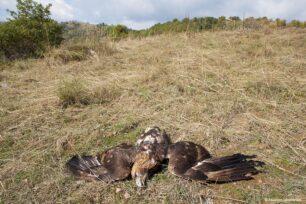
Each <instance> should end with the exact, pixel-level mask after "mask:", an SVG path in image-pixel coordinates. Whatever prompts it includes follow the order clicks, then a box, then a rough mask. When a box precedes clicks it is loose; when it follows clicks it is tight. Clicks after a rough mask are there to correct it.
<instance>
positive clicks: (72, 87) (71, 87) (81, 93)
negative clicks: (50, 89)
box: [57, 79, 90, 107]
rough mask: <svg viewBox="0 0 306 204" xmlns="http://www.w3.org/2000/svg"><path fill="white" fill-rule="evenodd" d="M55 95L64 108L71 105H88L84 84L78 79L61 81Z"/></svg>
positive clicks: (87, 95) (88, 99) (88, 100)
mask: <svg viewBox="0 0 306 204" xmlns="http://www.w3.org/2000/svg"><path fill="white" fill-rule="evenodd" d="M57 95H58V97H59V99H60V101H61V103H62V105H63V106H64V107H67V106H68V105H72V104H82V105H88V104H89V103H90V98H89V94H88V90H87V89H86V87H85V85H84V83H83V82H82V81H81V80H79V79H72V80H65V81H62V82H61V83H60V85H59V87H58V90H57Z"/></svg>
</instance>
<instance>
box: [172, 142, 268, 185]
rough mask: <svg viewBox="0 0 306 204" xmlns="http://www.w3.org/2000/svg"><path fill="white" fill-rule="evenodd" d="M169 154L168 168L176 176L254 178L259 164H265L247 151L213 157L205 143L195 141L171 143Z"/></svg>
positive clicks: (227, 179)
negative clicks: (198, 143)
mask: <svg viewBox="0 0 306 204" xmlns="http://www.w3.org/2000/svg"><path fill="white" fill-rule="evenodd" d="M167 158H168V159H169V166H168V169H169V171H170V173H172V174H174V175H176V176H180V177H183V178H187V179H192V180H202V181H209V182H219V183H222V182H231V181H238V180H249V179H252V178H253V177H252V175H255V174H257V173H259V171H258V170H257V169H256V166H259V165H262V164H263V163H262V162H258V161H254V160H250V159H251V158H254V156H247V155H243V154H234V155H231V156H225V157H216V158H212V157H211V156H210V154H209V152H208V151H207V150H206V149H205V148H204V147H202V146H201V145H197V144H194V143H192V142H177V143H174V144H171V145H170V146H169V148H168V152H167Z"/></svg>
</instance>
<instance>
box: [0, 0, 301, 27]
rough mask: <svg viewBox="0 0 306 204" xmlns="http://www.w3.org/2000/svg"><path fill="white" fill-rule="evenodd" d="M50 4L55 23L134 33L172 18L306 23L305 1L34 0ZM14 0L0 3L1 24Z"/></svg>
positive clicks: (12, 8) (11, 7) (0, 0)
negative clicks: (110, 27) (103, 26)
mask: <svg viewBox="0 0 306 204" xmlns="http://www.w3.org/2000/svg"><path fill="white" fill-rule="evenodd" d="M36 1H37V2H40V3H43V4H47V3H51V4H52V5H53V6H52V8H51V13H52V18H54V19H56V20H58V21H71V20H76V21H81V22H88V23H93V24H97V23H102V22H104V23H107V24H124V25H126V26H128V27H130V28H133V29H143V28H148V27H150V26H152V25H154V24H155V23H158V22H165V21H169V20H172V19H174V18H178V19H182V18H185V17H189V18H193V17H203V16H214V17H219V16H226V17H229V16H239V17H240V18H243V17H250V16H253V17H262V16H267V17H268V18H273V19H275V18H282V19H286V20H292V19H297V20H302V21H306V9H305V8H306V0H36ZM15 6H16V1H15V0H0V21H4V20H5V19H7V17H8V14H7V12H6V9H10V10H14V8H15Z"/></svg>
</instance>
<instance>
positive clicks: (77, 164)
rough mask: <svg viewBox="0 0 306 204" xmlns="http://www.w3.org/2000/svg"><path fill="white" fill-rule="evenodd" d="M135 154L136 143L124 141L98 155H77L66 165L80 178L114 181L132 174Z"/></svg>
mask: <svg viewBox="0 0 306 204" xmlns="http://www.w3.org/2000/svg"><path fill="white" fill-rule="evenodd" d="M135 155H136V148H135V146H134V145H129V144H126V143H122V144H120V145H118V146H115V147H113V148H110V149H108V150H106V151H104V152H102V153H99V154H97V155H96V156H79V155H75V156H73V157H72V158H71V159H70V160H69V161H68V162H67V163H66V165H67V167H68V169H69V170H70V171H71V172H72V173H73V174H74V175H75V176H76V177H78V178H80V179H84V180H89V181H93V180H101V181H105V182H113V181H118V180H123V179H125V178H127V177H128V176H129V175H130V173H131V167H132V164H133V163H134V160H135Z"/></svg>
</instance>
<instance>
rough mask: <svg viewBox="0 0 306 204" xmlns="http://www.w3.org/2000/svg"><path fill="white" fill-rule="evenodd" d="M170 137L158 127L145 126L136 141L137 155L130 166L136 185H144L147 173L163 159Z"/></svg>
mask: <svg viewBox="0 0 306 204" xmlns="http://www.w3.org/2000/svg"><path fill="white" fill-rule="evenodd" d="M169 144H170V138H169V136H168V135H167V134H166V132H165V131H161V130H160V129H159V128H158V127H150V128H147V129H146V130H145V131H144V132H143V133H142V134H141V135H140V137H139V138H138V140H137V142H136V149H137V156H136V158H135V163H134V165H133V168H132V177H133V178H134V179H135V181H136V185H137V186H138V187H144V186H145V183H146V180H147V178H148V174H149V173H150V172H152V171H154V169H156V168H157V167H158V166H159V165H160V164H161V163H162V162H163V161H164V159H165V157H166V153H167V149H168V145H169Z"/></svg>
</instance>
